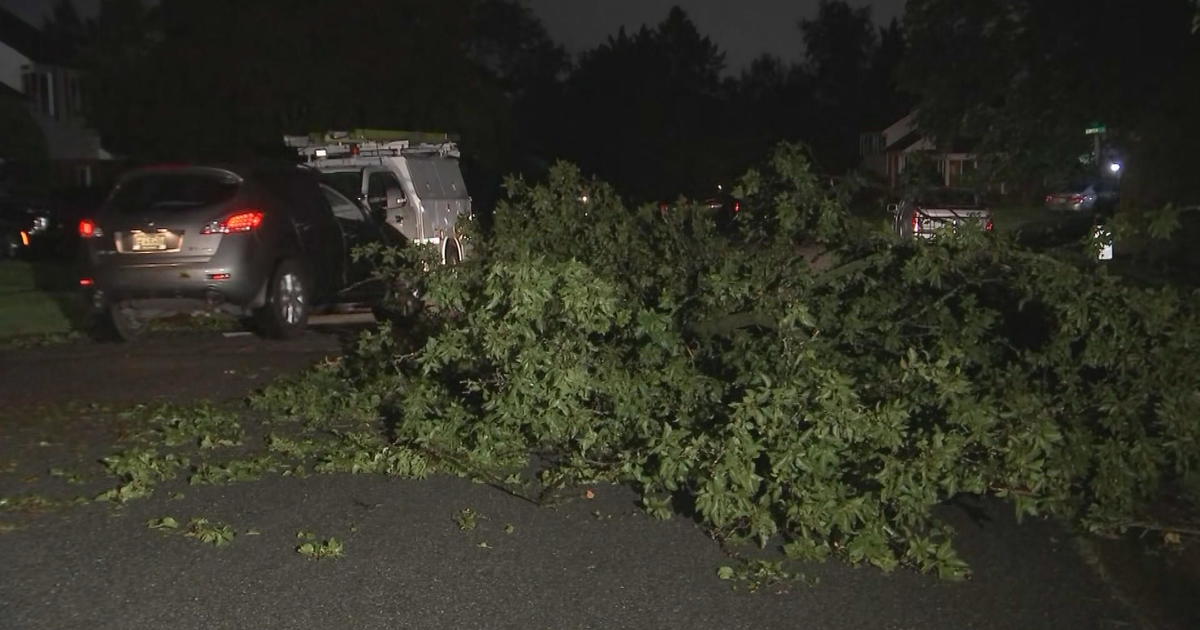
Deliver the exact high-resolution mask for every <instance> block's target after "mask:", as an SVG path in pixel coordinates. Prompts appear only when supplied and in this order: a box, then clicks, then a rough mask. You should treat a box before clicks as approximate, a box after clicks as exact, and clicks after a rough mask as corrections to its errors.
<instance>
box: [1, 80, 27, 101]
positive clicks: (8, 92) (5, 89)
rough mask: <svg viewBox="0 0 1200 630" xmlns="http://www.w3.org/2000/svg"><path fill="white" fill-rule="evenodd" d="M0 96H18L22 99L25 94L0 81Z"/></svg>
mask: <svg viewBox="0 0 1200 630" xmlns="http://www.w3.org/2000/svg"><path fill="white" fill-rule="evenodd" d="M0 98H19V99H24V98H25V95H24V94H22V93H21V92H19V91H18V90H15V89H13V88H11V87H9V86H8V84H6V83H4V82H0Z"/></svg>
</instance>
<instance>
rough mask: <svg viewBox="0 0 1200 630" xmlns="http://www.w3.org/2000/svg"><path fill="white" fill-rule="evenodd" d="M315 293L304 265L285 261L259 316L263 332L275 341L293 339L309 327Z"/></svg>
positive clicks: (273, 280) (278, 270)
mask: <svg viewBox="0 0 1200 630" xmlns="http://www.w3.org/2000/svg"><path fill="white" fill-rule="evenodd" d="M311 302H312V292H311V291H310V290H309V286H308V276H307V275H306V274H305V273H304V271H303V269H302V268H301V266H300V264H299V263H297V262H296V261H294V260H285V261H283V262H281V263H279V265H278V266H277V267H275V272H274V273H272V274H271V279H270V280H269V281H268V284H267V303H266V304H265V305H263V307H262V308H260V309H258V312H257V313H256V314H255V316H256V319H257V321H258V328H259V331H260V332H261V333H262V334H263V335H264V336H266V337H270V338H272V339H290V338H292V337H295V336H296V335H298V334H300V332H302V331H303V330H304V328H305V327H306V326H307V325H308V315H309V311H310V310H311V308H312V307H311V306H310V304H311Z"/></svg>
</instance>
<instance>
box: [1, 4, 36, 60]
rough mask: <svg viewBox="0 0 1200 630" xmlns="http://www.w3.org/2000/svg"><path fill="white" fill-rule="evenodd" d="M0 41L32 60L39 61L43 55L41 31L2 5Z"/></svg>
mask: <svg viewBox="0 0 1200 630" xmlns="http://www.w3.org/2000/svg"><path fill="white" fill-rule="evenodd" d="M0 42H4V43H5V44H7V45H8V46H9V47H10V48H12V49H13V50H16V51H17V52H19V53H21V54H22V55H25V56H26V57H29V58H30V59H31V60H33V61H41V59H42V57H43V56H44V55H43V53H44V52H45V50H44V49H45V44H44V43H43V41H42V32H41V31H39V30H38V29H37V28H36V27H35V26H33V25H32V24H30V23H29V22H26V21H25V20H22V19H21V18H19V17H17V16H16V15H15V14H13V13H12V12H10V11H8V10H7V9H5V8H4V7H0Z"/></svg>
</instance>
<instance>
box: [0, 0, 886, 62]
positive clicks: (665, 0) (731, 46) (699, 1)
mask: <svg viewBox="0 0 1200 630" xmlns="http://www.w3.org/2000/svg"><path fill="white" fill-rule="evenodd" d="M75 1H76V4H77V5H78V6H79V7H80V10H81V11H82V12H83V13H84V14H89V13H91V12H94V11H95V7H96V6H98V5H99V3H100V0H75ZM525 1H526V2H527V3H528V4H529V6H531V7H532V8H533V9H534V11H535V12H536V13H537V14H538V15H540V16H541V17H542V19H543V20H544V21H545V22H546V26H547V28H548V29H549V30H550V35H551V36H552V37H554V38H555V39H557V40H558V41H560V42H562V43H563V44H565V45H566V47H567V49H568V50H570V51H571V52H579V51H580V50H585V49H588V48H591V47H593V46H595V45H596V44H599V43H600V42H602V41H604V38H605V37H606V36H608V35H610V34H612V33H615V32H616V31H617V28H618V27H620V26H622V25H624V26H625V27H626V29H627V30H630V31H633V30H637V28H638V27H640V26H641V25H642V24H656V23H658V22H660V21H662V19H663V18H665V17H666V15H667V11H668V10H669V9H670V8H671V6H672V5H675V4H678V5H680V6H681V7H683V8H684V10H686V11H687V12H688V14H689V15H690V16H691V18H692V20H694V21H695V22H696V26H697V27H698V28H699V29H700V32H701V33H703V34H705V35H708V36H709V37H711V38H712V39H713V41H715V42H716V43H717V45H718V46H720V47H721V49H722V50H724V51H725V53H726V61H727V66H728V67H727V69H728V70H730V71H734V72H736V71H737V70H738V69H739V68H741V67H742V66H743V65H745V64H746V63H748V62H749V61H750V60H751V59H753V58H754V57H756V56H758V55H759V54H761V53H763V52H770V53H773V54H775V55H779V56H780V57H783V58H785V59H790V60H795V59H798V58H799V57H800V55H801V54H802V52H803V51H802V49H801V43H800V33H799V30H798V29H797V28H796V22H797V21H798V20H799V19H800V18H802V17H810V16H812V15H813V14H814V13H816V8H817V3H818V0H525ZM849 2H850V4H851V5H853V6H864V5H870V6H871V7H872V11H873V13H874V16H875V20H876V21H877V22H879V23H881V24H883V23H886V22H887V21H888V20H890V19H892V18H893V17H899V16H900V15H901V14H902V13H903V11H904V2H905V0H849ZM53 3H54V0H0V5H2V6H4V7H6V8H8V9H9V10H11V11H13V12H15V13H17V14H18V15H20V16H22V17H24V18H26V19H28V20H31V21H33V22H34V23H35V24H37V25H40V24H41V22H42V17H43V16H45V15H46V14H47V13H49V11H50V9H49V7H50V6H52V5H53Z"/></svg>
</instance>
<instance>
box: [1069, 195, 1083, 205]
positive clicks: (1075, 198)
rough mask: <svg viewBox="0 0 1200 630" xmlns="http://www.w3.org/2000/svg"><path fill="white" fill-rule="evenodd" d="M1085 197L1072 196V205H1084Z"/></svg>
mask: <svg viewBox="0 0 1200 630" xmlns="http://www.w3.org/2000/svg"><path fill="white" fill-rule="evenodd" d="M1083 199H1084V197H1083V195H1071V203H1083Z"/></svg>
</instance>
